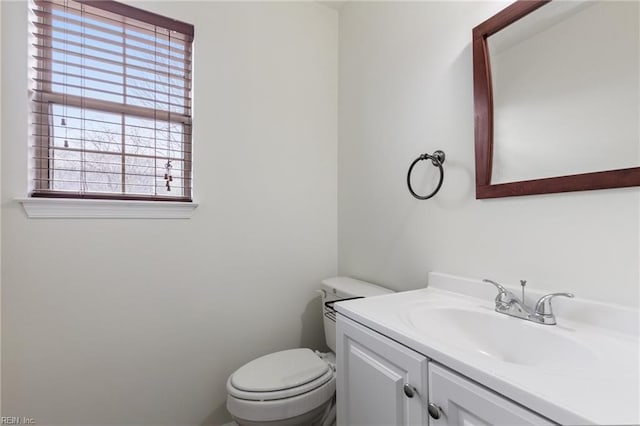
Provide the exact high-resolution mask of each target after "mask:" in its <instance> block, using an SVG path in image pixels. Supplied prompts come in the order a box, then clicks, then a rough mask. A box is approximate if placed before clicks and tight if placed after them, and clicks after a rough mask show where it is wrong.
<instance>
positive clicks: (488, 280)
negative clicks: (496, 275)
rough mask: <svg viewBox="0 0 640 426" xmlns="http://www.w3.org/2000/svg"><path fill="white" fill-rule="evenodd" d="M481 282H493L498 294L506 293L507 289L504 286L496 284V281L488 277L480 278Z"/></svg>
mask: <svg viewBox="0 0 640 426" xmlns="http://www.w3.org/2000/svg"><path fill="white" fill-rule="evenodd" d="M482 282H483V283H489V284H493V285H494V286H496V288H497V289H498V292H499V293H500V294H503V293H508V290H507V289H506V288H504V287H502V285H500V284H498V283H497V282H495V281H492V280H490V279H487V278H485V279H483V280H482Z"/></svg>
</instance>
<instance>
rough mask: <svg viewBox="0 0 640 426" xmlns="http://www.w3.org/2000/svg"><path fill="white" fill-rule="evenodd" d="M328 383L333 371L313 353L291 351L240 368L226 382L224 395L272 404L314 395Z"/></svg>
mask: <svg viewBox="0 0 640 426" xmlns="http://www.w3.org/2000/svg"><path fill="white" fill-rule="evenodd" d="M331 379H334V380H335V372H334V371H333V368H332V367H331V366H330V365H329V364H328V363H327V362H326V361H324V360H323V359H321V358H320V357H319V356H318V355H316V354H315V353H314V352H313V351H311V350H310V349H306V348H301V349H290V350H285V351H280V352H275V353H272V354H268V355H265V356H263V357H260V358H257V359H254V360H253V361H250V362H249V363H247V364H245V365H244V366H242V367H240V368H239V369H238V370H236V372H235V373H233V374H232V375H231V376H230V377H229V379H228V380H227V391H228V393H229V394H230V395H232V396H233V397H235V398H239V399H244V400H249V401H273V400H278V399H284V398H291V397H294V396H297V395H301V394H304V393H307V392H310V391H313V390H314V389H317V388H319V387H321V386H322V385H323V384H325V383H327V382H329V381H330V380H331Z"/></svg>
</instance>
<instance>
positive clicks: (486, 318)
mask: <svg viewBox="0 0 640 426" xmlns="http://www.w3.org/2000/svg"><path fill="white" fill-rule="evenodd" d="M406 320H407V321H408V323H409V325H410V326H411V327H412V328H415V329H416V330H417V331H418V332H420V333H421V334H424V336H425V338H428V339H433V340H435V341H441V342H442V343H446V344H447V345H449V346H454V347H457V348H459V349H462V350H466V351H471V352H475V353H479V354H482V355H483V356H486V357H490V358H492V359H494V360H498V361H502V362H506V363H511V364H518V365H522V366H528V367H535V368H539V369H545V370H559V371H576V369H577V370H586V369H589V368H593V366H594V365H596V364H597V362H598V357H597V356H596V354H595V353H594V352H593V351H592V350H591V349H590V348H589V347H587V346H585V345H584V344H582V343H581V342H579V341H577V340H575V339H573V338H572V336H571V331H570V330H566V329H561V328H559V327H557V326H552V325H541V324H535V323H532V322H529V321H526V320H522V319H518V318H513V317H509V316H507V315H503V314H499V313H497V312H494V311H493V310H490V309H488V308H487V309H486V310H485V309H481V308H470V309H464V308H453V307H448V308H442V307H424V306H422V307H414V308H413V309H412V310H410V311H409V313H408V315H407V318H406ZM435 341H434V343H436V342H435Z"/></svg>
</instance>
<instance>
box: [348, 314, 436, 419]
mask: <svg viewBox="0 0 640 426" xmlns="http://www.w3.org/2000/svg"><path fill="white" fill-rule="evenodd" d="M336 335H337V339H336V340H337V342H336V344H337V349H336V357H337V373H338V380H337V399H338V404H337V406H338V411H337V422H338V426H404V425H412V426H414V425H415V426H418V425H425V426H426V425H427V424H428V415H427V412H426V410H425V407H426V401H427V398H426V376H427V359H426V358H425V357H424V356H423V355H420V354H419V353H417V352H414V351H412V350H410V349H408V348H407V347H405V346H402V345H400V344H399V343H397V342H394V341H393V340H391V339H388V338H387V337H385V336H383V335H381V334H379V333H376V332H375V331H372V330H370V329H368V328H366V327H363V326H362V325H360V324H358V323H356V322H354V321H351V320H349V319H347V318H345V317H344V316H342V315H338V322H337V332H336ZM405 385H409V386H410V387H411V389H412V391H413V396H407V395H406V394H405V390H404V387H405ZM412 391H409V394H411V393H412ZM422 398H424V402H423V401H421V399H422Z"/></svg>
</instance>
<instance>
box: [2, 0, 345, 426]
mask: <svg viewBox="0 0 640 426" xmlns="http://www.w3.org/2000/svg"><path fill="white" fill-rule="evenodd" d="M139 6H141V7H144V8H145V9H148V10H151V11H155V12H158V13H161V14H166V15H170V16H173V17H175V18H177V19H180V20H183V21H186V22H189V23H192V24H194V25H195V28H196V36H195V53H194V56H195V58H194V59H195V81H194V86H195V93H194V150H195V159H194V175H195V176H194V177H195V179H194V183H195V198H196V201H197V202H199V203H200V207H198V209H197V210H196V211H195V214H194V216H193V218H192V219H190V220H109V219H106V220H65V219H60V220H43V219H40V220H36V219H27V218H26V217H25V214H24V212H23V211H22V208H21V206H20V205H19V204H18V203H16V202H15V201H14V198H15V197H21V196H24V195H25V190H26V188H27V163H28V159H27V117H28V113H27V110H28V105H27V96H26V94H27V77H26V74H27V42H26V29H27V21H26V20H27V7H26V3H25V2H22V1H21V2H10V3H5V4H3V7H4V10H3V14H2V34H3V39H5V40H6V39H8V38H10V39H11V41H12V45H11V46H5V49H3V50H2V55H3V56H2V78H3V80H2V83H3V84H2V103H3V108H2V111H3V116H2V141H3V146H2V231H3V232H2V254H3V258H2V262H3V265H2V266H3V268H2V283H3V288H2V291H3V295H2V303H3V305H2V308H3V309H2V316H3V317H2V320H3V321H2V339H3V341H2V343H3V344H2V348H3V357H2V366H3V372H4V375H3V377H2V387H3V390H4V392H3V393H2V395H3V401H2V402H3V404H2V405H3V409H4V413H3V414H4V415H11V416H30V417H34V418H35V420H36V421H37V422H38V424H40V425H44V424H59V425H79V424H83V425H86V424H91V425H104V424H153V425H160V424H166V425H177V424H180V425H195V424H204V423H207V424H221V423H223V422H224V421H225V420H226V419H227V418H228V417H227V416H228V415H227V413H226V410H225V408H224V403H225V397H226V392H225V381H226V378H227V376H228V375H229V374H230V373H231V372H232V371H233V370H234V369H236V368H237V367H239V366H240V365H242V364H243V363H245V362H247V361H248V360H250V359H252V358H254V357H256V356H259V355H262V354H265V353H268V352H271V351H275V350H280V349H286V348H291V347H298V346H300V345H303V346H309V347H318V348H323V347H324V342H323V340H322V339H323V338H322V331H321V322H320V313H319V312H320V303H319V300H318V299H317V297H316V294H315V293H314V290H315V289H316V288H317V287H318V285H319V282H320V280H321V279H323V278H325V277H328V276H332V275H335V274H336V265H337V258H336V256H337V254H336V246H337V242H336V229H337V223H336V222H337V218H336V215H337V206H336V186H337V182H336V179H337V166H336V163H337V160H336V155H337V116H336V104H337V30H338V21H337V12H336V11H335V10H331V9H329V8H326V7H324V6H321V5H318V4H314V3H218V2H182V1H180V2H177V1H176V2H158V3H150V2H143V3H140V5H139Z"/></svg>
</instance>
